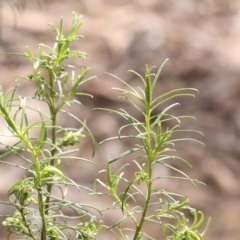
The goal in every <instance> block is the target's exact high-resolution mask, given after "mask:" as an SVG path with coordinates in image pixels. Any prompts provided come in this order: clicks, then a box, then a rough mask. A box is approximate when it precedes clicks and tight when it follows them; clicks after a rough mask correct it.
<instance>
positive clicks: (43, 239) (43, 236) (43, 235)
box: [16, 131, 47, 240]
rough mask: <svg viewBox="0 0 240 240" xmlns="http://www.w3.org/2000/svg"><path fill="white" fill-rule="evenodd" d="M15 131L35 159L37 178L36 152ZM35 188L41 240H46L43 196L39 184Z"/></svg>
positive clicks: (37, 162) (37, 163)
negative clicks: (40, 223) (40, 220)
mask: <svg viewBox="0 0 240 240" xmlns="http://www.w3.org/2000/svg"><path fill="white" fill-rule="evenodd" d="M16 133H17V135H18V137H19V138H20V139H21V141H22V142H23V143H24V144H25V145H26V146H27V148H28V149H29V151H30V152H31V154H32V156H33V159H34V161H35V171H36V173H37V179H40V171H41V169H40V163H39V160H38V156H37V153H36V151H35V149H34V147H33V146H32V144H31V143H30V142H29V141H28V140H26V139H25V138H24V137H23V136H22V134H21V133H20V132H19V131H16ZM36 189H37V192H38V209H39V213H40V215H41V218H42V232H41V240H47V224H46V217H45V214H44V204H43V196H42V194H41V186H37V187H36Z"/></svg>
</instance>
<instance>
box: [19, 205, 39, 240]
mask: <svg viewBox="0 0 240 240" xmlns="http://www.w3.org/2000/svg"><path fill="white" fill-rule="evenodd" d="M19 212H20V213H21V216H22V220H23V221H24V223H25V225H26V227H27V230H28V234H29V236H30V237H32V239H33V240H37V239H36V238H35V236H34V235H33V232H32V230H31V228H30V227H29V224H28V223H27V220H26V218H25V215H24V210H23V209H20V208H19Z"/></svg>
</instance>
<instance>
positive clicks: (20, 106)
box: [18, 96, 26, 109]
mask: <svg viewBox="0 0 240 240" xmlns="http://www.w3.org/2000/svg"><path fill="white" fill-rule="evenodd" d="M18 97H19V100H20V105H19V109H23V108H25V106H26V97H24V98H22V97H21V96H18Z"/></svg>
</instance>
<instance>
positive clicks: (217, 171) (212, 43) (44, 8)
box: [0, 0, 240, 240]
mask: <svg viewBox="0 0 240 240" xmlns="http://www.w3.org/2000/svg"><path fill="white" fill-rule="evenodd" d="M12 2H14V1H12ZM0 3H1V15H0V17H1V38H0V52H25V51H26V48H25V46H30V47H31V48H32V49H33V52H35V53H37V51H38V49H37V45H38V44H39V43H45V44H47V45H50V46H51V45H53V43H54V40H55V38H54V33H53V31H52V29H51V28H50V27H47V24H48V23H53V24H55V25H57V26H58V24H59V19H60V17H61V16H62V17H63V19H64V27H65V29H68V28H69V26H70V24H71V21H72V15H71V12H72V11H75V12H77V13H79V14H82V15H83V16H84V17H83V19H82V21H83V23H84V24H83V26H82V28H81V30H80V33H81V34H83V35H84V36H85V39H81V40H80V41H79V42H78V43H77V44H75V45H74V47H75V48H76V49H78V50H82V51H85V52H87V53H88V59H87V61H85V62H82V61H80V60H76V62H75V64H76V65H77V66H78V67H80V68H81V67H83V66H91V68H92V70H91V74H92V75H96V76H97V78H96V80H94V81H93V82H91V83H89V84H88V85H85V88H84V89H83V90H84V91H87V92H89V93H92V94H93V95H94V100H93V101H89V100H85V99H80V100H82V102H83V103H84V105H85V107H84V108H82V109H80V110H79V107H77V106H76V107H74V108H73V110H72V111H73V112H74V113H78V112H79V114H80V116H81V117H82V118H83V119H84V118H86V119H87V121H88V126H89V128H90V129H91V130H92V132H93V135H94V136H95V137H96V139H97V141H101V140H103V139H105V138H107V137H111V136H115V135H116V134H117V130H118V128H119V126H121V124H123V123H124V122H123V120H122V119H120V118H118V117H116V116H114V115H111V114H108V113H107V112H100V111H92V108H93V107H109V108H114V109H118V108H119V107H124V108H126V109H127V110H129V111H131V110H130V109H131V108H130V107H129V105H128V104H126V103H124V102H122V101H120V100H118V99H117V94H118V92H116V91H114V90H111V87H118V86H121V85H120V84H119V82H118V81H116V80H115V79H113V78H111V77H110V76H107V75H105V74H104V72H106V71H107V72H111V73H113V74H114V75H117V76H119V77H121V78H122V79H124V80H125V81H128V82H129V83H131V84H133V85H134V86H138V84H139V80H138V79H136V78H135V76H133V75H132V74H130V73H127V70H129V69H133V70H135V71H137V72H139V73H144V69H145V65H146V64H148V65H149V66H152V65H154V66H160V65H161V64H162V62H163V61H164V60H165V59H166V58H169V59H170V61H169V62H168V63H167V64H166V66H165V68H164V70H163V72H162V75H161V78H160V81H159V83H158V85H157V94H161V93H163V92H165V91H167V90H170V89H173V88H177V87H193V88H197V89H198V90H199V92H200V93H199V94H198V95H197V96H196V98H195V99H179V102H180V103H181V106H180V107H178V108H176V109H175V110H174V111H172V112H171V113H175V114H178V113H184V114H186V115H193V116H195V117H196V119H197V121H190V120H188V121H184V122H183V127H186V128H192V129H196V130H200V131H202V132H203V133H204V137H200V138H199V139H200V140H201V141H203V142H204V144H205V147H202V146H200V145H198V144H196V143H184V144H183V143H181V144H178V145H177V150H178V154H179V156H181V157H184V158H186V159H187V160H189V162H190V163H191V164H192V166H193V169H189V168H188V167H187V166H184V165H182V164H178V163H176V166H177V167H179V168H180V169H181V170H184V171H185V172H186V173H188V174H189V175H190V176H191V177H193V178H197V179H198V180H200V181H203V182H205V183H206V184H207V186H201V185H199V186H198V188H197V189H194V188H193V187H192V185H190V184H189V183H184V182H178V181H163V182H162V183H161V182H159V188H166V189H167V190H169V191H177V192H178V191H179V192H180V193H182V194H186V193H188V196H189V198H190V205H191V206H193V207H195V208H197V209H198V210H201V211H203V212H204V213H205V215H206V217H212V223H211V225H210V228H209V230H208V231H207V233H206V235H205V238H204V239H205V240H226V239H228V240H237V239H240V228H239V216H240V187H239V180H240V175H239V173H240V147H239V146H240V140H239V137H240V111H239V101H240V82H239V80H240V79H239V78H240V67H239V66H240V1H239V0H232V1H226V0H202V1H199V0H178V1H176V0H132V1H129V0H122V1H118V0H116V1H110V0H81V1H80V0H78V1H77V0H76V1H74V0H72V1H63V0H57V1H55V0H51V1H47V0H45V1H43V0H42V1H41V6H40V7H39V6H38V4H37V3H36V2H35V1H28V2H27V5H26V8H25V9H22V8H20V9H19V10H17V9H11V7H10V6H9V5H8V4H6V1H0ZM29 73H31V65H30V63H28V62H27V61H26V60H25V59H23V58H21V57H16V56H11V57H10V56H1V57H0V84H1V85H2V87H3V89H5V90H6V89H8V88H10V87H11V86H13V85H15V84H16V83H15V82H14V76H15V75H27V74H29ZM19 84H20V87H19V91H20V94H21V95H22V96H25V95H26V96H31V93H34V86H32V85H30V84H28V83H27V82H26V81H24V80H22V81H19ZM43 108H44V106H43ZM43 110H44V109H43ZM132 114H133V115H134V116H135V117H141V116H138V114H139V113H137V112H134V111H133V112H132ZM1 124H3V122H2V120H1ZM59 124H63V125H64V126H69V124H70V125H71V126H75V127H77V123H76V122H72V123H70V122H69V121H66V120H65V119H64V118H61V119H60V120H59ZM0 128H1V129H2V128H3V127H2V126H1V127H0ZM1 131H2V130H1ZM8 141H10V140H8ZM129 144H133V143H132V142H129V141H122V142H118V141H113V142H109V143H106V144H104V145H102V147H101V153H98V154H96V155H95V157H94V161H95V162H96V163H97V164H98V167H97V168H96V167H94V166H91V165H89V164H87V163H82V162H81V163H79V162H77V163H75V162H70V163H64V164H65V167H66V169H67V170H66V172H67V174H68V175H69V176H71V177H72V178H73V179H74V180H75V181H77V182H81V183H82V184H83V185H84V184H85V185H87V186H89V187H91V186H92V184H93V179H94V178H96V177H97V176H98V175H97V173H98V171H99V170H101V169H103V168H104V167H106V163H107V158H108V156H112V157H114V156H117V155H119V154H121V153H122V152H124V151H125V150H126V149H128V147H129ZM79 148H80V155H81V156H83V157H89V158H91V152H89V151H91V148H92V145H91V141H90V140H89V139H86V140H84V141H83V142H82V144H80V146H79ZM0 151H1V152H3V149H0ZM15 160H16V159H13V161H15ZM9 161H11V159H9ZM121 161H123V162H127V159H123V160H121ZM116 164H120V163H116ZM121 164H122V163H121ZM121 164H120V165H121ZM159 171H160V172H159V173H160V174H161V171H163V170H161V169H159ZM164 171H169V170H166V169H165V170H164ZM167 173H168V172H167ZM125 174H126V176H130V177H131V174H132V172H131V169H127V170H126V173H125ZM163 174H164V175H165V174H166V172H163ZM22 176H23V172H22V171H20V170H18V169H14V168H10V167H8V166H7V167H6V166H3V165H0V199H1V200H6V192H7V190H8V189H9V187H10V186H11V185H12V184H13V183H14V182H15V181H17V180H18V179H21V177H22ZM69 192H70V198H71V199H72V200H74V201H81V202H84V199H83V198H86V199H87V201H88V203H89V202H91V201H92V202H91V203H92V204H95V205H96V206H98V207H100V208H104V207H106V206H107V205H108V204H111V201H110V200H109V201H108V200H106V201H103V202H101V200H97V201H96V198H94V197H92V198H88V197H82V196H83V195H81V193H78V194H76V193H75V192H74V191H71V190H70V191H69ZM86 199H85V200H86ZM11 211H12V210H11V209H8V208H6V207H5V206H4V207H3V206H0V213H1V214H10V213H11ZM105 218H106V221H107V223H109V224H110V223H111V222H112V221H113V222H114V221H117V220H118V219H119V218H120V215H118V213H116V214H111V215H106V216H105ZM2 220H3V219H2V218H1V222H2ZM148 227H149V229H148V230H149V231H151V233H153V235H154V237H155V238H156V239H164V238H162V237H160V236H161V230H160V229H159V228H158V227H156V226H154V227H152V226H151V225H149V226H148ZM158 236H159V238H158ZM0 239H1V240H3V239H6V235H5V233H4V230H3V228H2V227H0ZM99 239H111V238H110V236H109V235H108V233H107V232H104V233H102V235H101V236H100V237H99Z"/></svg>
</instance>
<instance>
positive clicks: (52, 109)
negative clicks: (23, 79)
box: [45, 73, 57, 215]
mask: <svg viewBox="0 0 240 240" xmlns="http://www.w3.org/2000/svg"><path fill="white" fill-rule="evenodd" d="M49 81H50V86H51V87H52V88H53V87H54V79H53V74H51V73H49ZM51 96H52V95H51ZM54 100H55V99H54V97H53V99H52V106H50V113H51V120H52V126H53V128H52V143H53V144H55V143H56V139H57V134H56V128H55V126H56V124H57V119H56V116H57V114H56V109H55V101H54ZM55 152H56V149H55V148H52V150H51V156H52V157H53V156H54V155H55ZM54 162H55V161H54V160H52V161H51V163H50V164H51V166H53V165H54ZM51 191H52V184H48V185H47V192H48V193H49V195H48V196H47V198H46V205H45V214H46V215H48V208H49V202H50V195H51Z"/></svg>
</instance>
